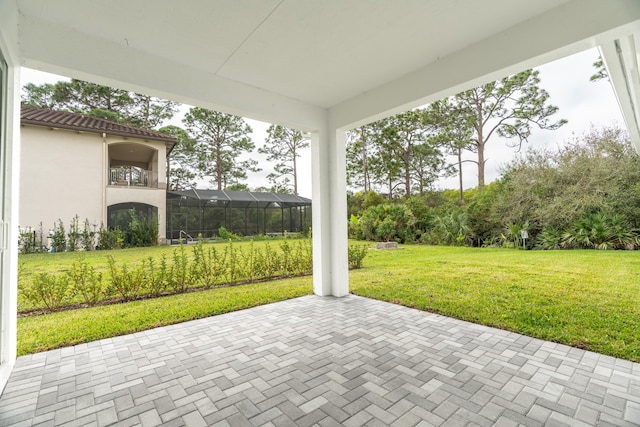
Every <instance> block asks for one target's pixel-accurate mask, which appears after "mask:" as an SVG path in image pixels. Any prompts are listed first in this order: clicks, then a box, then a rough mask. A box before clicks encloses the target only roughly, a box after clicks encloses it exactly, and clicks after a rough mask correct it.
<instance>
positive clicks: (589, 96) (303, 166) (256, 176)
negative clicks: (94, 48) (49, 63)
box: [21, 49, 624, 197]
mask: <svg viewBox="0 0 640 427" xmlns="http://www.w3.org/2000/svg"><path fill="white" fill-rule="evenodd" d="M597 58H598V51H597V50H596V49H590V50H587V51H584V52H581V53H578V54H575V55H572V56H569V57H566V58H563V59H560V60H557V61H554V62H551V63H548V64H546V65H543V66H541V67H538V68H537V69H538V70H539V71H540V79H541V82H540V86H541V87H542V88H543V89H545V90H546V91H547V92H549V95H550V98H549V102H550V103H551V104H552V105H555V106H557V107H559V110H558V113H556V115H555V116H554V118H555V119H556V120H558V119H566V120H567V121H568V123H567V124H566V125H564V126H562V127H561V128H560V129H557V130H554V131H548V130H539V129H534V130H533V133H532V135H531V137H530V138H529V142H528V143H526V144H525V145H524V146H523V152H524V151H526V150H527V149H539V148H551V147H559V146H562V145H563V144H564V143H566V142H567V141H570V140H572V139H574V138H579V137H580V136H581V135H583V134H585V133H587V132H588V131H589V129H590V128H591V127H592V126H594V127H603V126H619V127H624V121H623V119H622V114H621V113H620V108H619V107H618V103H617V100H616V98H615V95H614V93H613V89H612V87H611V84H610V83H609V82H608V81H606V80H601V81H598V82H591V81H589V77H590V76H591V75H592V74H594V71H595V69H594V67H593V63H594V62H595V61H596V59H597ZM21 76H22V78H21V83H22V85H25V84H26V83H34V84H38V85H39V84H43V83H55V82H56V81H59V80H65V79H66V80H68V79H67V78H65V77H61V76H57V75H54V74H48V73H43V72H40V71H36V70H31V69H28V68H23V69H22V74H21ZM187 110H188V107H187V106H183V108H182V109H181V113H180V114H179V115H177V116H176V117H174V119H173V120H172V121H171V123H167V124H175V125H177V126H181V119H182V115H183V114H184V112H186V111H187ZM246 121H247V122H248V123H249V125H250V126H251V128H252V129H253V133H252V135H251V137H252V139H253V141H254V143H255V145H256V150H255V151H254V152H253V153H251V154H250V155H248V157H251V158H253V159H255V160H257V161H258V162H259V164H260V165H263V167H265V168H269V167H272V166H271V165H270V163H269V162H267V161H266V157H265V156H264V155H262V154H259V153H258V152H257V147H259V146H262V145H263V143H264V139H265V137H266V130H267V128H268V127H269V124H268V123H264V122H259V121H256V120H250V119H246ZM507 142H508V141H506V140H504V139H501V138H496V137H494V138H492V139H491V140H490V141H489V143H488V144H487V148H486V152H485V158H486V159H487V163H486V170H485V179H486V182H487V183H488V182H491V181H493V180H495V179H497V178H499V176H500V171H501V168H502V167H503V166H504V165H505V164H507V163H509V161H510V160H511V159H513V158H514V156H516V155H518V154H517V153H516V152H515V150H514V149H512V148H509V147H507V145H506V144H507ZM474 156H475V155H473V154H469V155H467V158H473V157H474ZM453 161H454V159H453V158H452V159H451V162H453ZM298 165H299V171H300V172H299V174H298V183H299V184H298V185H299V194H300V195H301V196H305V197H311V150H310V149H308V150H305V152H304V154H303V156H302V157H301V158H300V159H299V162H298ZM271 172H272V171H271V170H270V169H265V170H263V171H261V172H257V173H249V179H248V180H247V184H248V185H249V187H251V188H255V187H259V186H270V184H269V183H268V181H267V179H266V176H267V175H268V174H269V173H271ZM463 179H464V187H465V188H471V187H475V186H476V185H477V167H476V166H475V165H474V164H472V163H465V165H464V167H463ZM435 186H436V188H437V189H447V188H452V189H455V188H457V186H458V178H457V176H454V177H451V178H443V179H440V180H439V181H438V182H437V183H436V185H435ZM202 188H205V183H202Z"/></svg>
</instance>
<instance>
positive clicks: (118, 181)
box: [109, 166, 158, 188]
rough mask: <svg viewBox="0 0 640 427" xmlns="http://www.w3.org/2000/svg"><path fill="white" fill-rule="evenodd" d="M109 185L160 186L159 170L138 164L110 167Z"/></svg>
mask: <svg viewBox="0 0 640 427" xmlns="http://www.w3.org/2000/svg"><path fill="white" fill-rule="evenodd" d="M109 185H115V186H122V187H138V188H139V187H146V188H158V172H155V171H150V170H145V169H142V168H139V167H136V166H118V167H114V168H109Z"/></svg>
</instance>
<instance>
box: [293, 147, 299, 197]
mask: <svg viewBox="0 0 640 427" xmlns="http://www.w3.org/2000/svg"><path fill="white" fill-rule="evenodd" d="M293 194H295V195H296V196H297V195H298V167H297V162H296V152H295V151H294V152H293Z"/></svg>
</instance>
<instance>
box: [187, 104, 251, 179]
mask: <svg viewBox="0 0 640 427" xmlns="http://www.w3.org/2000/svg"><path fill="white" fill-rule="evenodd" d="M183 123H184V124H185V126H186V130H187V131H188V132H189V133H190V135H191V137H192V138H193V140H194V143H193V153H195V171H196V174H197V176H198V177H199V178H210V179H211V183H212V184H213V185H214V187H215V188H217V189H218V190H223V189H224V188H225V187H226V186H227V185H232V184H239V183H240V182H241V181H243V180H245V179H246V178H247V172H248V171H253V172H257V171H258V170H259V168H258V167H257V163H258V162H257V161H255V160H240V156H241V155H242V154H243V153H248V152H250V151H252V150H253V149H254V148H255V144H254V143H253V141H252V140H251V137H250V136H249V135H250V134H251V132H252V130H251V127H250V126H249V125H248V124H247V123H246V122H245V121H244V119H243V118H242V117H238V116H234V115H232V114H225V113H221V112H218V111H212V110H207V109H204V108H199V107H193V108H191V109H190V110H189V112H187V114H185V116H184V119H183Z"/></svg>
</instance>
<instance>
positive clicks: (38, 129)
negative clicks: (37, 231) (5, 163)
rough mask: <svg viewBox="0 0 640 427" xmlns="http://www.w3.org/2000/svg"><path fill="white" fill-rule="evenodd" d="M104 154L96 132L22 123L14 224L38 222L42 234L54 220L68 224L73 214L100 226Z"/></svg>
mask: <svg viewBox="0 0 640 427" xmlns="http://www.w3.org/2000/svg"><path fill="white" fill-rule="evenodd" d="M103 156H104V154H103V141H102V138H101V136H100V135H98V134H92V133H78V132H73V131H69V130H65V129H55V130H51V129H48V128H45V127H42V126H33V125H23V126H21V155H20V158H21V159H20V207H19V209H20V214H19V225H20V226H21V227H26V226H30V227H34V228H36V227H37V226H38V224H39V223H40V222H42V224H43V229H44V231H45V233H46V232H47V231H48V230H49V229H52V228H53V224H54V222H55V221H56V220H57V219H61V220H62V221H63V222H64V224H65V227H67V226H68V224H69V222H70V221H71V219H72V218H73V217H74V216H75V215H76V214H77V215H78V216H79V217H80V220H81V221H84V219H85V218H86V219H88V220H89V221H90V222H91V223H92V224H94V223H97V224H98V226H99V225H100V222H101V221H104V220H105V212H106V211H105V209H104V202H103V193H104V191H105V189H104V185H105V183H106V171H105V170H104V167H103V164H104V159H103Z"/></svg>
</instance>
